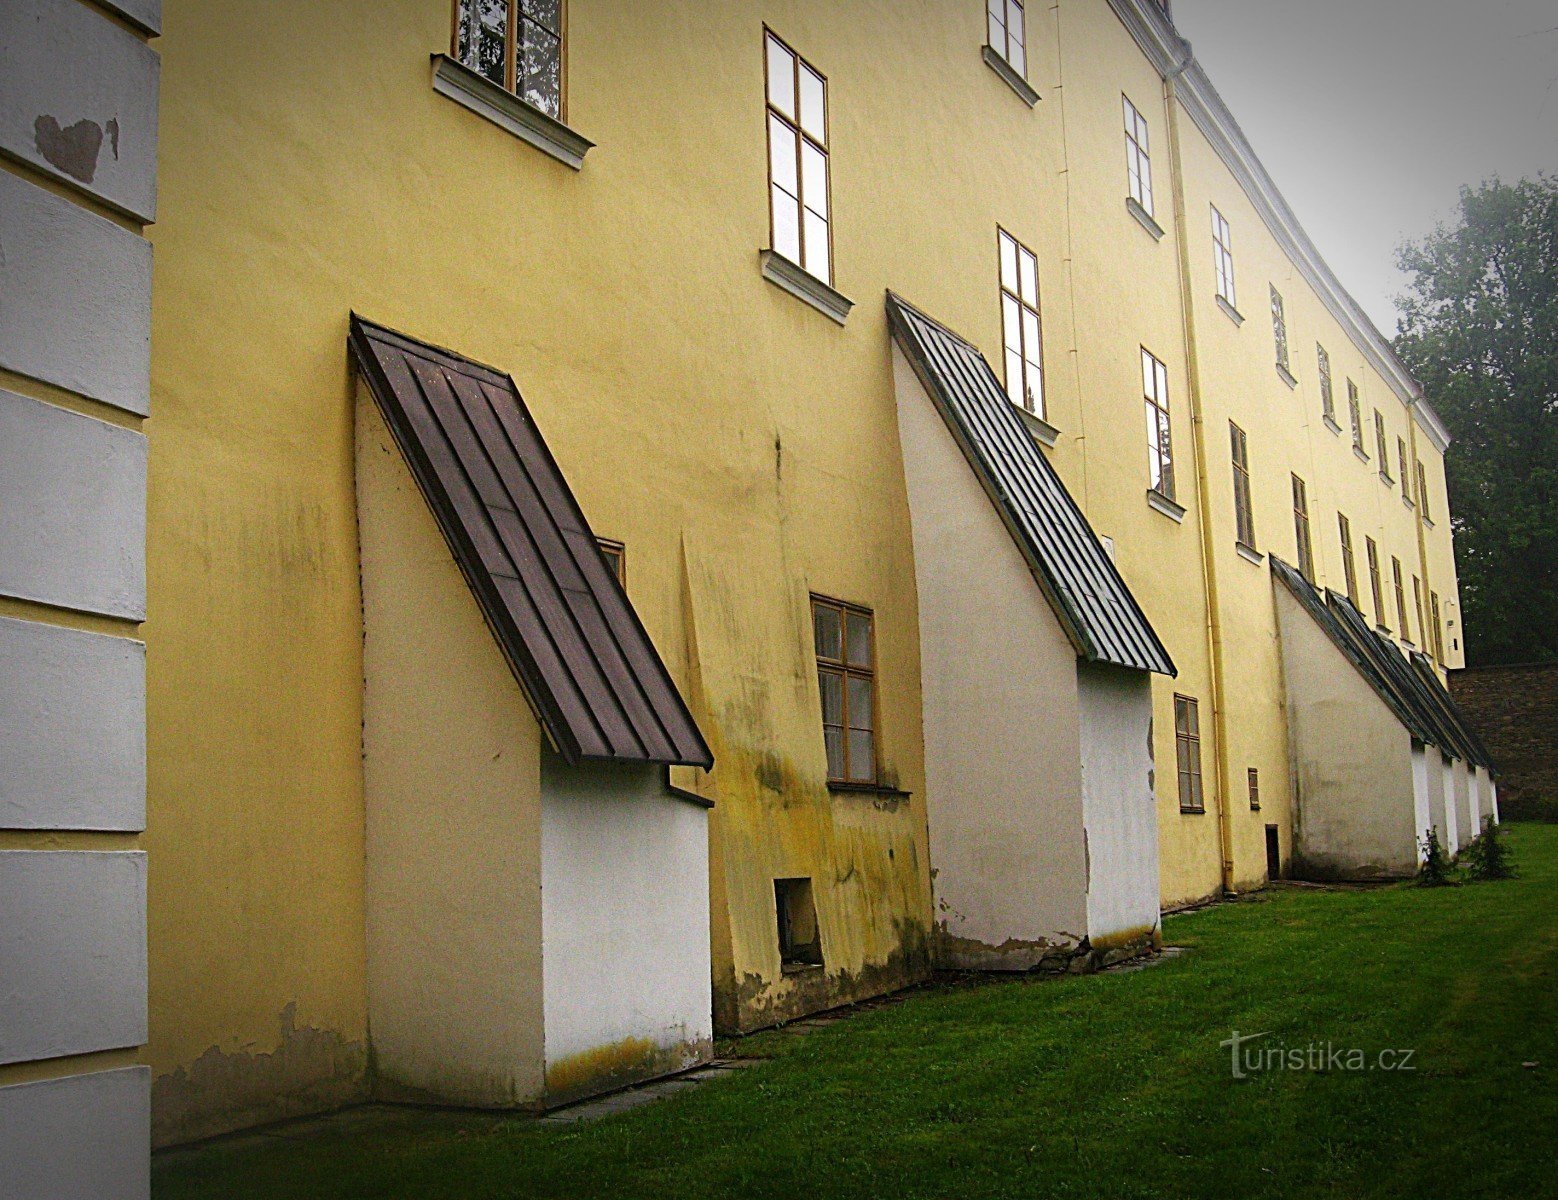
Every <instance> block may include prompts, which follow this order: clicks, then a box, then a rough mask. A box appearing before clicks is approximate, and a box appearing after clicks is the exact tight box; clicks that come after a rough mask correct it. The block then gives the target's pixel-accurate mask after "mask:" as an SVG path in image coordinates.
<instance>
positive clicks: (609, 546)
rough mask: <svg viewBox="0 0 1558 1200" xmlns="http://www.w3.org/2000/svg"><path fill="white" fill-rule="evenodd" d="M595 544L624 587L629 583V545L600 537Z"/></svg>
mask: <svg viewBox="0 0 1558 1200" xmlns="http://www.w3.org/2000/svg"><path fill="white" fill-rule="evenodd" d="M595 544H596V546H598V547H599V548H600V553H601V557H602V558H604V559H605V560H606V565H607V566H608V567H610V568H611V573H612V574H613V575H614V576H615V577H616V580H617V582H618V583H619V584H621V585H622V586H623V587H624V588H625V587H627V585H628V558H627V553H628V551H627V547H626V546H625V545H623V544H622V543H621V542H614V541H612V540H611V539H610V538H603V537H598V538H596V539H595Z"/></svg>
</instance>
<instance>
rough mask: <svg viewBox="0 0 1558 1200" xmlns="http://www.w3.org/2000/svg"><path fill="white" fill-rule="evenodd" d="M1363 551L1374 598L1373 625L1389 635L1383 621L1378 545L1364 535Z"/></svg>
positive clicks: (1383, 593) (1385, 623)
mask: <svg viewBox="0 0 1558 1200" xmlns="http://www.w3.org/2000/svg"><path fill="white" fill-rule="evenodd" d="M1363 551H1364V556H1365V557H1366V558H1367V559H1368V563H1369V593H1370V594H1371V595H1372V596H1373V597H1374V624H1376V625H1378V626H1379V627H1380V628H1381V629H1383V630H1384V631H1385V632H1386V633H1389V632H1390V622H1389V621H1387V620H1385V579H1384V576H1383V575H1382V574H1381V573H1380V569H1379V543H1378V542H1376V541H1375V540H1374V539H1373V538H1371V537H1369V536H1368V535H1367V534H1365V535H1364V537H1363Z"/></svg>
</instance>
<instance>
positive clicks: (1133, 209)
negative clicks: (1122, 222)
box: [1125, 196, 1163, 242]
mask: <svg viewBox="0 0 1558 1200" xmlns="http://www.w3.org/2000/svg"><path fill="white" fill-rule="evenodd" d="M1125 211H1126V212H1128V213H1130V214H1131V216H1133V217H1135V218H1136V223H1137V224H1138V225H1140V226H1141V227H1142V228H1143V229H1145V230H1146V231H1147V232H1148V233H1150V234H1152V236H1153V238H1154V239H1155V240H1156V241H1160V242H1161V241H1162V240H1163V226H1161V225H1159V224H1158V223H1157V222H1156V221H1154V220H1153V219H1152V214H1151V213H1150V212H1148V211H1147V210H1146V209H1145V208H1143V207H1142V206H1141V203H1140V201H1138V200H1137V199H1136V197H1135V196H1127V197H1126V198H1125Z"/></svg>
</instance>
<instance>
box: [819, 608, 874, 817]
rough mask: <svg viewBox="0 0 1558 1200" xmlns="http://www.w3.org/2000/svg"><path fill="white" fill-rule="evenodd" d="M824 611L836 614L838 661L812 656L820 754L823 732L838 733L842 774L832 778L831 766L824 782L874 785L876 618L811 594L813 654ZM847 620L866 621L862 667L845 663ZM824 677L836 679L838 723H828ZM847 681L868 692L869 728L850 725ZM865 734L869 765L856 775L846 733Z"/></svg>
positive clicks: (864, 609)
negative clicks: (867, 735) (819, 717)
mask: <svg viewBox="0 0 1558 1200" xmlns="http://www.w3.org/2000/svg"><path fill="white" fill-rule="evenodd" d="M818 609H826V610H828V611H831V612H835V613H837V614H838V618H839V657H838V658H828V657H826V656H824V655H823V654H821V653H815V657H816V660H817V692H818V700H819V703H821V704H823V708H822V710H821V711H822V716H823V718H824V719H823V722H822V729H823V754H824V756H825V757H826V754H827V731H828V730H829V729H838V730H839V732H840V746H841V755H842V759H843V763H842V767H843V771H842V774H837V775H836V774H834V772H833V764H832V763H831V762H829V763H828V764H827V774H828V782H829V783H836V784H844V785H846V786H848V785H856V786H860V785H864V786H871V785H874V784H875V783H876V782H877V780H878V772H877V760H878V758H879V757H880V746H881V721H880V704H879V701H878V693H877V686H876V661H877V660H876V614H875V613H874V612H872V610H871V609H869V608H867V607H866V606H864V605H862V604H851V603H849V602H848V601H845V600H835V599H834V598H833V597H831V596H821V595H818V594H816V593H813V594H812V596H811V619H812V648H813V651H814V652H816V650H817V644H816V638H817V611H818ZM850 616H855V617H864V618H865V620H866V630H867V634H866V645H867V654H868V657H869V659H870V661H869V663H867V664H866V665H861V664H859V663H852V662H850V661H848V660H849V618H850ZM824 675H837V676H838V677H839V722H836V723H835V722H830V721H828V720H827V719H826V718H827V709H826V706H825V704H826V702H825V698H824V696H823V683H822V677H823V676H824ZM851 679H857V680H863V681H864V682H865V684H866V687H867V688H868V689H869V692H870V708H871V714H870V722H871V724H870V725H869V727H865V726H859V725H853V724H851V713H850V706H849V681H850V680H851ZM852 731H856V732H869V733H870V735H871V761H870V763H868V764H867V766H866V768H865V771H864V773H859V772H856V771H855V770H854V769H853V768H854V765H855V764H854V763H852V762H851V761H850V753H851V752H850V736H849V735H850V733H851V732H852Z"/></svg>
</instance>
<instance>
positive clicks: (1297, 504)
mask: <svg viewBox="0 0 1558 1200" xmlns="http://www.w3.org/2000/svg"><path fill="white" fill-rule="evenodd" d="M1292 480H1293V542H1294V545H1295V546H1296V547H1297V550H1298V569H1299V573H1300V574H1302V575H1303V577H1304V578H1305V579H1307V580H1309V582H1310V583H1313V582H1314V581H1315V543H1314V530H1313V529H1312V528H1311V527H1310V524H1309V489H1308V487H1306V486H1305V484H1304V481H1303V480H1302V479H1300V478H1299V477H1298V476H1297V475H1293V476H1292Z"/></svg>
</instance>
